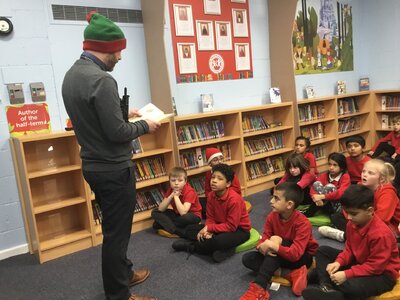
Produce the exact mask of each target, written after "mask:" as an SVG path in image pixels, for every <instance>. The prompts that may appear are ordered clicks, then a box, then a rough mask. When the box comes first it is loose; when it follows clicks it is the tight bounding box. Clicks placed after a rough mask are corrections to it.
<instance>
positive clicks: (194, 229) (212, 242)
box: [185, 224, 250, 255]
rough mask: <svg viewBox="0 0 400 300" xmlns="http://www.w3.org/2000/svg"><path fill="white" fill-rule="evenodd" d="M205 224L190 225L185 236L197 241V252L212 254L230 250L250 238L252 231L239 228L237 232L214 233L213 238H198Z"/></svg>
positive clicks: (195, 243) (195, 244)
mask: <svg viewBox="0 0 400 300" xmlns="http://www.w3.org/2000/svg"><path fill="white" fill-rule="evenodd" d="M203 227H204V224H196V225H189V226H188V227H186V231H185V238H186V239H188V240H192V241H195V242H194V247H195V252H196V253H199V254H206V255H210V254H212V253H213V252H214V251H217V250H228V249H231V248H234V247H236V246H239V245H240V244H243V243H244V242H245V241H247V240H248V239H249V238H250V232H248V231H244V230H243V229H241V228H238V229H237V230H236V231H235V232H221V233H214V235H213V236H212V238H210V239H205V240H203V241H198V240H197V234H198V233H199V231H200V230H201V229H203Z"/></svg>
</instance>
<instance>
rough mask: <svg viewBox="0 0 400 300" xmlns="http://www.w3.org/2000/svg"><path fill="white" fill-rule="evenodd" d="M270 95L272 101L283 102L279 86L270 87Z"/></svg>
mask: <svg viewBox="0 0 400 300" xmlns="http://www.w3.org/2000/svg"><path fill="white" fill-rule="evenodd" d="M269 96H270V98H271V103H281V102H282V99H281V90H280V89H279V88H278V87H272V88H270V89H269Z"/></svg>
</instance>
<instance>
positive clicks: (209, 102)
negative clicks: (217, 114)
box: [200, 94, 214, 112]
mask: <svg viewBox="0 0 400 300" xmlns="http://www.w3.org/2000/svg"><path fill="white" fill-rule="evenodd" d="M200 98H201V103H202V108H203V112H209V111H214V97H213V94H201V95H200Z"/></svg>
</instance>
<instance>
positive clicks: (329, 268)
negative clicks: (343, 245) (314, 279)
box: [326, 261, 340, 275]
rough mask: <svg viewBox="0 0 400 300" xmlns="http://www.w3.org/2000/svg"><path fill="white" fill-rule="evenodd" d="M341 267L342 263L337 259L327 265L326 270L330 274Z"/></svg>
mask: <svg viewBox="0 0 400 300" xmlns="http://www.w3.org/2000/svg"><path fill="white" fill-rule="evenodd" d="M339 268H340V264H339V263H338V262H337V261H335V262H333V263H330V264H328V265H327V266H326V271H327V272H328V274H329V275H332V274H333V273H335V272H336V271H337V270H339Z"/></svg>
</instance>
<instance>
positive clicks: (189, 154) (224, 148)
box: [179, 143, 231, 170]
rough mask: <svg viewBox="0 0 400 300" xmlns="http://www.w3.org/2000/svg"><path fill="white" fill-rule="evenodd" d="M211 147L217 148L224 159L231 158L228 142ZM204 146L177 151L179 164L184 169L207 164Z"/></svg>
mask: <svg viewBox="0 0 400 300" xmlns="http://www.w3.org/2000/svg"><path fill="white" fill-rule="evenodd" d="M213 147H215V148H218V149H219V150H220V151H221V153H222V154H223V156H224V160H225V161H227V160H231V145H230V144H228V143H224V144H217V145H214V146H213ZM205 151H206V148H201V147H197V148H196V149H190V150H187V151H181V152H180V153H179V163H180V166H181V167H182V168H184V169H186V170H189V169H195V168H199V167H202V166H206V165H207V161H206V154H205Z"/></svg>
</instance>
